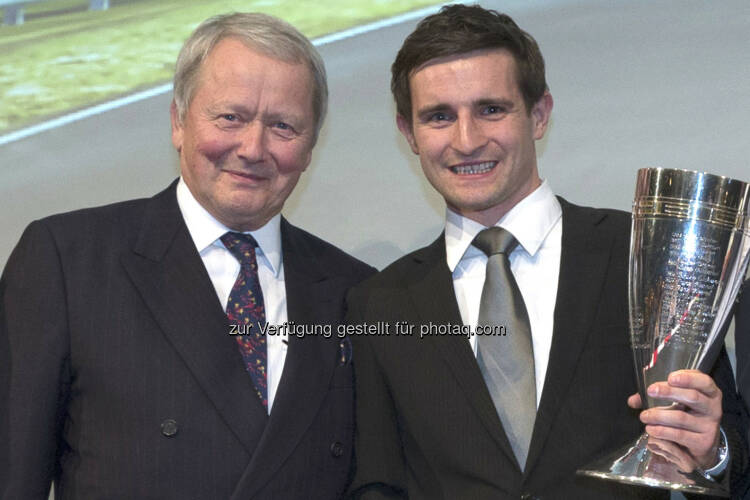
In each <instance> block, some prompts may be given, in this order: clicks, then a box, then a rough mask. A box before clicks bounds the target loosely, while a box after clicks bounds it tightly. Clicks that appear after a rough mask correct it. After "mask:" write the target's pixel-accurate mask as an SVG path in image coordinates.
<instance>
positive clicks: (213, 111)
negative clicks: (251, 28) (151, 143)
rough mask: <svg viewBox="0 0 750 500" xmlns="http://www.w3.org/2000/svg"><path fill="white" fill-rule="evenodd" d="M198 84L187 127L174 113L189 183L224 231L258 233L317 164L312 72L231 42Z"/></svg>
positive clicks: (220, 47)
mask: <svg viewBox="0 0 750 500" xmlns="http://www.w3.org/2000/svg"><path fill="white" fill-rule="evenodd" d="M198 79H199V81H198V85H197V89H196V91H195V93H194V95H193V99H192V101H191V102H190V105H189V107H188V109H187V111H186V112H185V117H184V119H183V120H182V121H180V120H179V117H178V116H177V112H176V109H175V107H174V105H173V106H172V143H173V144H174V146H175V148H176V149H177V151H178V152H179V154H180V169H181V172H182V176H183V179H184V180H185V183H186V184H187V186H188V188H190V192H191V193H192V194H193V196H194V197H195V198H196V199H197V200H198V202H199V203H200V204H201V205H202V206H203V207H204V208H205V209H206V210H207V211H208V212H209V213H210V214H211V215H213V216H214V217H215V218H216V219H217V220H219V221H220V222H222V223H223V224H224V225H226V226H228V227H229V228H231V229H235V230H238V231H249V230H254V229H257V228H259V227H261V226H263V225H264V224H265V223H266V222H268V220H269V219H270V218H271V217H273V216H274V215H276V214H277V213H279V211H280V210H281V208H282V206H283V205H284V201H285V200H286V199H287V197H288V196H289V194H290V193H291V192H292V189H294V186H295V185H296V184H297V180H298V179H299V177H300V175H301V174H302V172H303V171H304V170H305V169H306V168H307V165H308V164H309V163H310V156H311V153H312V148H313V143H314V135H315V130H314V128H315V120H314V117H313V106H312V77H311V74H310V71H309V69H308V68H307V67H306V66H305V65H304V64H290V63H287V62H284V61H279V60H277V59H272V58H270V57H268V56H265V55H263V54H260V53H259V52H256V51H254V50H252V49H249V48H248V47H247V46H245V45H244V44H243V43H242V42H240V41H239V40H237V39H232V38H227V39H224V40H222V41H221V42H219V43H218V44H217V45H216V47H214V49H213V50H212V51H211V53H210V54H209V55H208V57H207V58H206V59H205V61H204V63H203V66H202V68H201V70H200V75H199V77H198Z"/></svg>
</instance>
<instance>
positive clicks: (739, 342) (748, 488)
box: [734, 280, 750, 500]
mask: <svg viewBox="0 0 750 500" xmlns="http://www.w3.org/2000/svg"><path fill="white" fill-rule="evenodd" d="M736 314H737V315H736V318H735V321H736V322H735V325H734V338H735V346H736V348H737V350H736V353H737V389H738V391H739V393H740V395H741V396H742V399H743V402H744V404H745V422H744V425H743V426H742V434H743V435H744V437H745V439H746V440H747V442H748V443H749V444H750V280H748V281H745V284H744V285H743V287H742V294H741V295H740V301H739V304H738V305H737V313H736ZM744 489H745V496H744V497H743V498H745V500H750V475H748V477H747V478H746V481H745V483H744Z"/></svg>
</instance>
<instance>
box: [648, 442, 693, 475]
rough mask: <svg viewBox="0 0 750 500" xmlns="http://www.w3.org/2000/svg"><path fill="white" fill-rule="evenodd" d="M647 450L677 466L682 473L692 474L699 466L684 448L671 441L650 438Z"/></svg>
mask: <svg viewBox="0 0 750 500" xmlns="http://www.w3.org/2000/svg"><path fill="white" fill-rule="evenodd" d="M647 448H648V449H649V451H651V452H652V453H654V454H656V455H659V456H660V457H662V458H664V459H665V460H667V461H669V462H672V463H674V464H675V465H677V468H678V469H679V470H680V471H682V472H687V473H689V472H692V471H694V470H695V469H696V467H697V466H698V464H696V462H695V460H694V459H693V457H691V456H690V454H689V453H688V452H687V451H686V450H685V449H684V448H682V447H681V446H679V445H677V444H675V443H672V442H671V441H665V440H663V439H656V438H654V437H652V436H649V438H648V444H647Z"/></svg>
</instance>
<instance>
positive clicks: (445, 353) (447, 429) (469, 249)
mask: <svg viewBox="0 0 750 500" xmlns="http://www.w3.org/2000/svg"><path fill="white" fill-rule="evenodd" d="M392 73H393V75H392V81H391V88H392V90H393V94H394V97H395V100H396V107H397V112H398V116H397V124H398V128H399V130H400V131H401V132H402V134H403V135H404V136H405V138H406V140H407V142H408V143H409V146H410V147H411V149H412V151H413V152H414V153H415V154H417V155H419V159H420V162H421V164H422V170H423V171H424V174H425V176H426V177H427V179H428V181H429V182H430V183H431V184H432V186H433V187H434V188H435V189H436V190H437V191H438V192H439V193H440V194H441V195H442V196H443V198H444V199H445V202H446V205H447V211H446V224H445V232H444V234H442V235H440V237H439V238H438V239H437V240H436V241H435V242H434V243H433V244H431V245H429V246H428V247H425V248H423V249H421V250H417V251H416V252H413V253H412V254H409V255H407V256H406V257H404V258H402V259H399V260H398V261H396V262H395V263H393V264H392V265H391V266H389V267H388V268H386V269H385V270H384V271H382V272H381V273H380V274H378V275H377V276H375V277H374V278H373V279H371V280H368V281H367V282H366V283H365V284H363V285H361V286H359V287H356V288H355V289H354V290H353V291H352V293H351V295H350V298H351V300H350V306H351V309H350V316H349V320H350V321H352V322H355V323H357V322H368V323H370V322H374V321H387V322H392V323H395V322H407V323H412V324H414V325H416V326H418V328H415V329H414V333H413V334H412V335H392V336H388V337H382V336H381V337H361V338H358V339H357V340H356V342H355V346H354V352H355V355H356V358H357V363H356V365H355V372H356V373H355V374H356V377H355V378H356V381H357V439H356V445H355V449H356V463H357V473H356V476H355V480H354V484H353V491H354V492H355V495H356V496H358V497H359V496H361V497H362V498H367V499H375V498H406V497H408V498H410V499H429V500H437V499H451V500H453V499H472V500H478V499H488V500H490V499H492V500H497V499H505V498H507V499H518V498H536V497H539V498H554V499H577V500H580V499H585V498H591V499H601V498H607V499H613V498H652V497H653V498H663V497H665V496H666V497H668V496H669V495H668V494H667V493H666V492H664V491H663V490H649V489H645V488H639V487H635V486H626V485H623V484H620V483H614V482H605V481H601V480H598V479H590V478H583V477H578V476H576V469H578V468H579V467H582V466H585V465H587V464H588V462H590V461H592V460H594V459H597V458H600V457H601V455H602V454H604V453H605V452H608V451H612V450H613V448H615V447H616V446H618V445H623V444H625V443H626V442H627V441H631V442H632V441H633V440H634V439H635V437H636V436H637V435H638V434H639V433H640V432H641V431H642V429H643V424H642V422H644V423H646V424H647V425H646V430H647V431H648V432H649V434H650V435H651V436H652V437H653V438H655V439H658V441H656V442H654V443H653V445H654V447H655V448H654V449H657V448H656V446H659V449H658V451H659V453H661V454H673V455H680V459H681V460H683V462H689V463H690V465H694V464H697V465H698V466H699V467H701V468H703V469H709V470H710V472H711V473H714V474H717V475H719V474H720V473H721V472H720V471H722V470H723V472H724V474H726V475H727V476H729V475H731V476H732V477H733V478H736V476H737V472H736V471H735V469H734V466H737V467H738V468H741V465H742V464H741V461H739V460H734V461H732V470H731V471H730V470H727V469H726V467H727V465H728V464H727V460H726V458H725V457H723V456H722V455H723V454H722V453H720V449H721V448H722V446H720V444H721V442H722V440H723V438H722V433H721V432H720V428H719V423H720V421H721V418H722V393H721V391H720V390H719V388H718V387H717V384H716V383H715V382H714V380H713V379H712V378H711V377H709V376H708V375H706V374H702V373H700V372H697V371H682V372H677V373H674V374H672V376H671V377H670V379H669V382H668V383H667V382H662V383H657V384H654V385H653V386H651V387H650V388H649V394H650V395H652V396H653V395H655V394H656V393H657V392H658V395H659V396H660V397H662V398H666V399H671V400H673V401H678V402H680V403H682V404H684V405H685V407H684V411H677V410H674V411H666V410H660V409H650V410H648V411H644V412H641V413H640V420H641V421H639V412H638V411H635V410H634V409H631V408H629V407H628V404H627V402H628V396H630V395H632V394H633V393H635V392H636V381H635V376H634V372H633V366H632V355H631V352H630V347H629V342H628V326H627V310H628V309H627V307H628V305H627V298H626V283H627V263H628V239H629V238H628V235H629V231H630V227H629V226H630V217H629V216H628V215H627V214H625V213H622V212H617V211H612V210H597V209H591V208H585V207H579V206H576V205H573V204H571V203H568V202H567V201H565V200H563V199H561V198H557V197H555V196H554V194H553V192H552V189H551V187H550V185H549V183H547V182H546V181H542V180H541V179H540V177H539V173H538V170H537V161H536V152H535V141H537V140H540V139H541V138H542V137H543V136H544V133H545V131H546V129H547V124H548V120H549V117H550V113H551V111H552V96H551V95H550V93H549V91H548V89H547V85H546V83H545V75H544V61H543V58H542V55H541V53H540V51H539V48H538V47H537V44H536V42H535V41H534V39H533V38H532V37H531V36H530V35H529V34H527V33H526V32H524V31H522V30H521V29H520V28H519V27H518V26H517V25H516V23H515V22H514V21H513V20H512V19H510V18H509V17H508V16H505V15H502V14H499V13H497V12H494V11H488V10H485V9H483V8H481V7H478V6H471V7H470V6H463V5H453V6H448V7H444V8H443V9H442V10H441V11H440V12H439V13H438V14H435V15H433V16H430V17H428V18H426V19H424V20H423V21H422V22H421V23H420V24H419V25H418V26H417V29H416V30H415V31H414V32H413V33H412V34H411V35H409V37H408V38H407V39H406V41H405V42H404V44H403V46H402V48H401V50H400V51H399V53H398V56H397V57H396V60H395V62H394V63H393V66H392ZM466 325H468V326H470V327H471V329H472V330H474V331H478V330H479V329H480V327H485V326H489V327H490V328H488V329H482V331H483V333H485V334H484V335H476V336H471V337H469V338H468V339H467V336H466V335H465V334H464V332H465V331H466V330H465V328H463V327H464V326H466ZM726 359H727V358H726V355H724V357H723V358H722V361H723V362H722V363H720V364H719V365H718V367H717V369H716V370H714V372H713V373H712V374H713V376H714V377H715V378H716V380H717V381H718V382H719V383H720V384H721V385H722V386H724V387H728V388H730V390H729V391H727V392H728V393H729V394H728V398H727V403H726V412H725V417H726V420H725V421H726V422H727V424H728V425H727V429H726V431H727V432H726V434H727V435H728V436H730V439H732V438H736V437H737V436H736V429H735V428H734V426H733V422H732V421H731V419H732V418H733V417H736V415H735V410H736V408H735V407H733V406H732V403H735V404H736V399H735V398H734V397H733V395H734V388H733V385H732V372H731V369H730V367H729V364H728V363H727V362H726ZM629 403H630V405H631V406H632V407H638V406H639V405H640V402H639V400H638V397H637V396H632V397H631V398H630V400H629ZM671 441H675V442H677V443H679V446H672V445H671V444H669V442H671ZM730 447H731V448H732V449H733V450H734V451H741V449H742V447H741V446H730ZM740 455H741V454H740ZM690 470H692V469H690ZM738 470H739V469H738Z"/></svg>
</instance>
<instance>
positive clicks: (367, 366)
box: [346, 288, 407, 500]
mask: <svg viewBox="0 0 750 500" xmlns="http://www.w3.org/2000/svg"><path fill="white" fill-rule="evenodd" d="M362 305H363V299H362V295H361V294H359V293H358V289H356V288H355V289H354V290H352V292H350V294H349V297H348V312H347V317H346V321H347V323H348V324H352V325H356V324H362V323H363V322H364V321H365V318H364V316H363V314H362V313H361V306H362ZM367 337H368V336H366V335H365V336H354V337H353V338H352V345H353V355H354V356H353V360H354V380H355V401H356V408H355V416H356V419H355V421H356V433H355V438H354V462H355V467H356V472H355V475H354V480H353V482H352V485H351V488H350V490H349V494H350V498H356V499H367V500H376V499H393V498H406V497H407V495H406V477H405V463H404V457H403V451H402V445H401V437H400V433H399V430H398V422H397V418H396V409H395V406H394V403H393V399H392V397H391V394H390V389H389V387H388V382H387V377H386V376H385V374H384V373H383V372H382V368H381V367H380V365H379V363H378V361H377V359H376V356H375V353H374V352H373V350H372V346H371V345H370V341H371V339H368V338H367Z"/></svg>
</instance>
